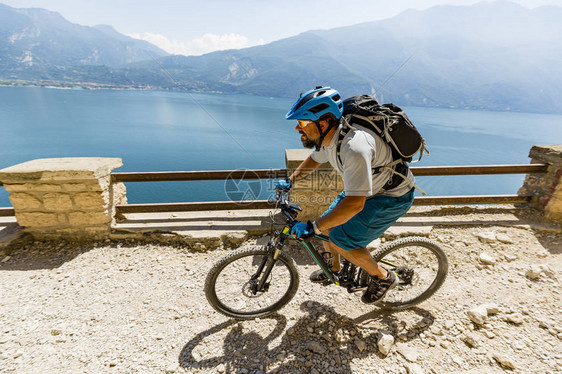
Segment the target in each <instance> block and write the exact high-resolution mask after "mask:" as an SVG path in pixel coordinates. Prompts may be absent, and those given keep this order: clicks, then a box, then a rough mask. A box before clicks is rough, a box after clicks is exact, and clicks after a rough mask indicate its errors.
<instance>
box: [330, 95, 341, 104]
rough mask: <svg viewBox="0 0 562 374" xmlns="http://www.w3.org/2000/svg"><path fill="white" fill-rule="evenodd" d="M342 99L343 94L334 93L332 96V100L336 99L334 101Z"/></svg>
mask: <svg viewBox="0 0 562 374" xmlns="http://www.w3.org/2000/svg"><path fill="white" fill-rule="evenodd" d="M340 99H341V96H340V95H334V96H332V100H334V101H336V102H338V101H340Z"/></svg>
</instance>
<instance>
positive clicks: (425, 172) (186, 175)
mask: <svg viewBox="0 0 562 374" xmlns="http://www.w3.org/2000/svg"><path fill="white" fill-rule="evenodd" d="M410 169H411V170H412V173H413V174H414V175H415V176H418V177H422V176H423V177H425V176H445V175H489V174H543V173H546V172H547V170H548V164H514V165H468V166H418V167H411V168H410ZM286 176H287V170H286V169H257V170H208V171H175V172H128V173H126V172H124V173H112V174H111V178H112V180H113V182H127V183H129V182H169V181H200V180H226V179H228V178H230V179H235V180H242V179H271V178H283V177H286ZM2 185H3V184H2V183H0V186H2ZM531 199H532V196H527V195H516V194H513V195H476V196H419V197H416V198H415V200H414V205H465V204H524V203H528V202H530V201H531ZM271 206H272V204H271V203H270V202H268V201H267V200H257V201H252V202H246V201H241V202H236V201H208V202H194V203H158V204H126V205H118V206H117V207H116V208H117V212H119V213H148V212H182V211H209V210H236V209H267V208H270V207H271ZM13 215H15V211H14V209H13V208H10V207H7V208H0V217H5V216H13Z"/></svg>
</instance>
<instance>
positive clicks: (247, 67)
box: [0, 1, 562, 113]
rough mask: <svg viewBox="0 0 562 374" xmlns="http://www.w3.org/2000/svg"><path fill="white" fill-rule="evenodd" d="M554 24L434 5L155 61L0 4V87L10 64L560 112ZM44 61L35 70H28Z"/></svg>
mask: <svg viewBox="0 0 562 374" xmlns="http://www.w3.org/2000/svg"><path fill="white" fill-rule="evenodd" d="M561 19H562V8H560V7H552V6H551V7H541V8H537V9H534V10H531V9H527V8H524V7H522V6H520V5H517V4H514V3H509V2H503V1H498V2H483V3H479V4H475V5H472V6H438V7H433V8H431V9H428V10H425V11H413V10H412V11H406V12H404V13H402V14H400V15H398V16H396V17H393V18H390V19H387V20H382V21H375V22H369V23H364V24H360V25H355V26H349V27H343V28H336V29H331V30H316V31H309V32H306V33H303V34H300V35H297V36H295V37H292V38H287V39H282V40H279V41H276V42H273V43H270V44H267V45H263V46H258V47H253V48H247V49H242V50H229V51H221V52H214V53H209V54H206V55H203V56H196V57H194V56H192V57H185V56H168V57H162V58H160V59H158V60H155V59H154V58H152V57H150V56H147V55H146V54H145V55H143V51H145V50H150V51H151V54H152V55H157V53H156V52H154V51H153V50H152V49H149V48H156V47H153V46H150V45H149V44H148V43H145V42H141V41H136V40H133V39H130V38H128V37H126V36H123V35H121V34H119V33H117V32H116V31H115V30H113V29H112V28H111V27H109V26H99V27H96V28H89V27H83V26H78V25H74V24H71V23H69V22H67V21H65V20H64V19H63V18H62V17H61V16H60V15H58V14H56V13H52V12H47V11H43V10H38V9H22V10H15V9H12V8H9V7H5V6H1V5H0V79H1V78H9V77H8V76H7V75H6V74H5V71H6V70H5V69H6V67H9V68H10V69H11V70H9V71H10V72H11V74H10V76H11V77H15V78H20V79H25V76H26V74H27V76H28V77H30V78H33V79H39V78H43V79H45V78H48V79H52V80H66V81H68V80H70V81H89V82H99V83H112V84H122V85H151V86H156V87H162V88H174V89H187V90H195V91H219V92H231V93H247V94H256V95H265V96H288V97H294V96H295V95H296V94H298V92H300V91H301V90H306V89H309V88H311V87H314V86H316V85H319V84H329V85H331V86H333V87H335V88H337V89H338V90H340V91H341V92H342V94H343V95H344V96H351V95H354V94H359V93H376V95H377V98H378V99H379V101H384V102H388V101H392V102H395V103H396V104H398V105H420V106H438V107H457V108H471V109H475V108H481V109H492V110H513V111H531V112H553V113H562V70H561V69H560V66H562V42H561V41H560V40H561V39H560V35H562V22H560V20H561ZM47 25H49V26H48V27H47ZM70 29H71V30H72V32H71V31H70ZM6 30H8V31H6ZM65 36H66V37H65ZM100 40H103V41H102V42H98V43H97V44H96V43H94V41H100ZM119 43H126V45H127V48H124V47H123V44H119ZM103 47H106V48H103ZM160 52H161V51H160ZM162 53H163V52H161V53H160V54H162ZM6 56H7V57H6ZM143 56H144V57H143ZM141 60H144V61H141ZM43 61H45V62H46V63H45V64H44V65H42V66H45V67H44V68H43V73H41V70H39V69H35V70H30V69H31V65H30V64H31V63H33V64H35V65H33V66H34V67H35V66H37V65H39V64H41V63H42V62H43ZM139 61H140V62H139ZM128 62H132V63H129V64H128V65H126V66H125V67H124V68H118V67H119V66H122V65H124V64H125V63H128ZM26 64H27V65H26ZM28 65H29V66H28ZM102 65H106V66H102ZM14 66H16V67H17V70H16V72H15V73H14V69H13V67H14ZM24 67H27V68H24ZM3 68H4V71H3ZM39 73H41V74H39Z"/></svg>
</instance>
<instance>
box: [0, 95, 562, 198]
mask: <svg viewBox="0 0 562 374" xmlns="http://www.w3.org/2000/svg"><path fill="white" fill-rule="evenodd" d="M292 103H293V100H292V99H282V98H269V97H256V96H247V95H224V94H197V93H191V94H188V93H179V92H161V91H127V90H85V89H75V90H61V89H50V88H40V87H0V134H1V135H0V136H1V138H0V168H5V167H8V166H12V165H15V164H18V163H21V162H24V161H28V160H32V159H36V158H48V157H119V158H121V159H122V160H123V164H124V165H123V167H121V168H119V169H117V170H116V171H178V170H186V171H187V170H234V169H245V168H248V169H269V168H284V167H285V149H288V148H302V145H301V143H300V137H299V135H298V134H297V133H296V131H295V129H294V124H293V123H292V122H288V121H286V120H285V119H284V117H285V113H286V112H287V110H288V109H289V108H290V107H291V105H292ZM397 104H400V103H397ZM405 109H406V111H407V113H408V115H409V117H410V118H411V119H412V121H413V122H414V124H415V125H416V126H417V127H418V128H419V129H420V131H421V132H422V134H423V136H424V137H425V138H426V140H427V145H428V148H429V149H430V151H431V155H430V156H429V157H424V158H423V159H422V160H421V161H420V162H419V163H418V165H420V166H429V165H483V164H514V163H524V164H526V163H528V162H529V159H528V152H529V150H530V148H531V146H532V145H533V144H555V143H560V142H561V141H562V116H559V115H547V114H531V113H509V112H485V111H467V110H456V109H436V108H420V107H405ZM523 177H524V176H523V175H494V176H477V177H474V176H458V177H424V178H419V179H418V181H419V183H420V185H421V186H422V188H423V189H424V190H426V192H427V193H428V194H429V195H461V194H502V193H515V192H516V191H517V189H518V188H519V186H520V185H521V183H522V181H523ZM228 188H229V187H228V186H226V183H225V182H223V181H198V182H155V183H128V184H127V191H128V193H127V195H128V199H129V202H130V203H148V202H176V201H212V200H228V199H229V197H228V195H227V194H226V192H225V189H228ZM242 188H245V187H242ZM245 189H246V190H248V188H245ZM251 190H252V191H255V192H256V193H257V194H258V195H259V196H258V197H259V198H267V197H268V196H269V194H270V193H271V183H270V182H268V181H264V182H262V184H261V186H260V188H258V189H255V188H252V189H251ZM0 206H10V202H9V200H8V194H7V192H6V191H5V190H4V189H3V188H0Z"/></svg>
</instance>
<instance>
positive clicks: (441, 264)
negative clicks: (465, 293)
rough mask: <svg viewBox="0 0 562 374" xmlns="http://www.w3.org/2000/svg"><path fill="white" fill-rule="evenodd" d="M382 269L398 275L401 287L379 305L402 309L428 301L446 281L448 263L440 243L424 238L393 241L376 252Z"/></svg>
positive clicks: (387, 308) (375, 256) (375, 257)
mask: <svg viewBox="0 0 562 374" xmlns="http://www.w3.org/2000/svg"><path fill="white" fill-rule="evenodd" d="M373 258H374V260H375V261H377V262H378V263H379V264H380V265H381V266H382V267H384V268H385V269H387V270H392V271H394V272H395V273H396V275H397V276H398V280H399V281H398V285H397V286H396V287H395V288H394V289H392V290H391V291H390V292H388V293H387V294H386V296H385V297H384V299H383V300H382V301H380V302H378V303H377V304H376V305H377V306H378V307H380V308H382V309H386V310H402V309H406V308H410V307H412V306H414V305H417V304H419V303H421V302H422V301H425V300H427V299H428V298H429V297H430V296H431V295H433V294H434V293H435V292H436V291H437V290H438V289H439V288H440V287H441V286H442V285H443V282H445V278H446V277H447V271H448V268H449V262H448V260H447V255H446V254H445V252H444V251H443V249H441V247H440V246H439V244H438V243H437V242H435V241H433V240H430V239H427V238H423V237H407V238H402V239H398V240H395V241H392V242H390V243H387V244H385V245H383V246H382V247H381V248H379V249H378V250H376V251H375V252H373Z"/></svg>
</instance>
